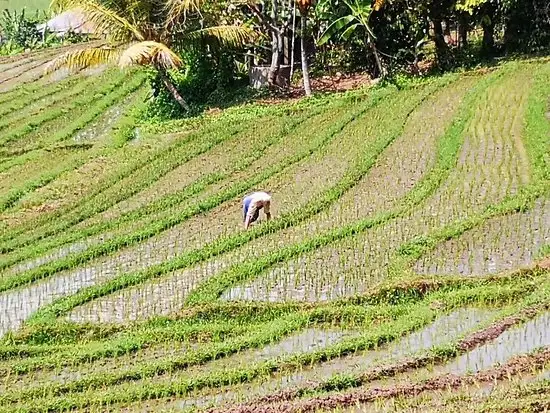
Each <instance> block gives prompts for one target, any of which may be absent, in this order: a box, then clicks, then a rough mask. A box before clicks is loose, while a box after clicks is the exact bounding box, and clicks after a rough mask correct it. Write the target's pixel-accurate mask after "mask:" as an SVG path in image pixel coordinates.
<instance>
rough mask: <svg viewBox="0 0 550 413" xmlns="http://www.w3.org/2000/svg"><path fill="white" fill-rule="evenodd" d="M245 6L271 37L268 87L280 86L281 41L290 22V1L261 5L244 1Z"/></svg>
mask: <svg viewBox="0 0 550 413" xmlns="http://www.w3.org/2000/svg"><path fill="white" fill-rule="evenodd" d="M246 5H247V6H248V9H249V10H250V11H251V12H252V14H253V15H254V16H255V17H256V18H257V19H258V22H259V24H260V25H261V26H262V27H263V28H264V30H265V31H266V32H267V33H268V34H269V35H270V37H271V65H270V68H269V73H268V79H267V80H268V83H269V85H270V86H275V85H278V86H282V85H281V82H280V81H279V70H280V66H281V59H282V54H283V41H284V38H285V36H286V35H287V33H288V29H289V26H290V24H291V22H292V16H293V10H292V0H290V1H289V2H288V3H286V2H285V1H284V0H271V1H270V2H265V3H264V4H263V5H262V4H258V2H257V1H256V0H246Z"/></svg>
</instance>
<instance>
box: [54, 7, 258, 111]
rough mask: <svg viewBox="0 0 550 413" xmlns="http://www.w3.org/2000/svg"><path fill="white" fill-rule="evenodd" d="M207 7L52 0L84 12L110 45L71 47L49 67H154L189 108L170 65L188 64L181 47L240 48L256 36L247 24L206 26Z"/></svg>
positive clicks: (175, 95)
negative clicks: (201, 43)
mask: <svg viewBox="0 0 550 413" xmlns="http://www.w3.org/2000/svg"><path fill="white" fill-rule="evenodd" d="M204 5H205V0H53V2H52V8H54V9H59V10H71V9H79V10H81V11H82V12H83V13H84V15H85V16H86V18H87V19H88V20H89V21H90V22H91V23H92V24H93V25H94V26H95V27H96V34H97V35H100V36H106V37H107V43H106V44H104V45H103V46H99V47H83V48H82V49H80V50H76V51H69V52H67V53H65V54H64V55H62V56H60V57H58V58H57V59H55V60H54V61H53V62H52V63H51V64H50V65H49V67H48V70H49V71H53V70H57V69H59V68H61V67H69V68H72V69H75V68H76V69H79V68H84V67H88V66H91V65H97V64H101V63H109V62H117V61H118V63H119V65H120V66H121V67H125V66H129V65H141V66H148V67H152V68H153V69H155V70H156V71H158V73H159V75H160V77H161V79H162V81H163V83H164V84H165V86H166V88H167V89H168V91H169V92H170V93H171V95H172V96H173V98H174V99H175V100H176V101H177V102H178V103H179V104H180V105H181V106H182V108H184V109H185V110H189V106H188V104H187V103H186V101H185V99H184V98H183V97H182V96H181V94H180V93H179V92H178V90H177V88H176V86H175V85H174V84H173V82H172V80H171V78H170V74H169V70H170V69H173V68H177V67H180V66H182V65H183V63H184V62H183V61H182V60H181V58H180V57H179V56H178V51H179V50H182V49H184V48H185V47H186V45H188V44H192V43H196V42H197V41H207V42H213V43H218V44H224V45H231V46H240V45H243V44H245V43H247V42H248V41H250V40H252V39H253V38H254V36H255V34H254V32H253V31H252V30H251V29H250V28H248V27H245V26H233V25H223V26H206V27H205V16H204V14H202V13H201V9H202V8H203V6H204Z"/></svg>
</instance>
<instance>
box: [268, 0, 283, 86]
mask: <svg viewBox="0 0 550 413" xmlns="http://www.w3.org/2000/svg"><path fill="white" fill-rule="evenodd" d="M278 7H279V3H278V1H277V0H272V1H271V21H272V22H273V24H274V25H276V24H277V8H278ZM279 37H280V36H279V33H277V32H275V31H272V33H271V67H270V68H269V73H268V75H267V83H268V84H269V85H270V86H273V85H275V84H276V83H277V74H278V73H279V68H280V60H281V55H280V50H281V46H280V45H279Z"/></svg>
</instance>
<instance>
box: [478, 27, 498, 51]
mask: <svg viewBox="0 0 550 413" xmlns="http://www.w3.org/2000/svg"><path fill="white" fill-rule="evenodd" d="M481 27H483V45H482V49H483V53H485V54H487V55H491V54H493V51H494V49H495V25H494V24H493V22H492V21H491V22H485V23H482V24H481Z"/></svg>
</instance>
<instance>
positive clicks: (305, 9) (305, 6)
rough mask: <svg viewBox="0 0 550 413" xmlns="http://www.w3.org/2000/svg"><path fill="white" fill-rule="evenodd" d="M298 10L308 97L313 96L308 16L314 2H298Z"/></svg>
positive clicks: (304, 77) (303, 74) (303, 73)
mask: <svg viewBox="0 0 550 413" xmlns="http://www.w3.org/2000/svg"><path fill="white" fill-rule="evenodd" d="M296 3H297V4H298V8H299V9H300V23H301V30H300V48H301V61H302V78H303V81H304V92H305V93H306V96H311V82H310V80H309V66H308V61H307V51H306V40H305V38H306V34H307V15H308V13H309V9H310V8H311V5H312V0H296Z"/></svg>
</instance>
